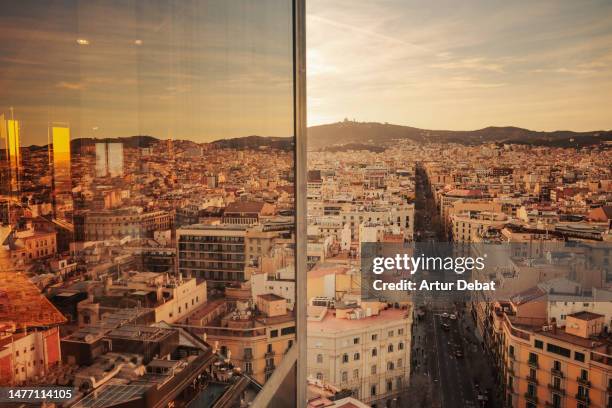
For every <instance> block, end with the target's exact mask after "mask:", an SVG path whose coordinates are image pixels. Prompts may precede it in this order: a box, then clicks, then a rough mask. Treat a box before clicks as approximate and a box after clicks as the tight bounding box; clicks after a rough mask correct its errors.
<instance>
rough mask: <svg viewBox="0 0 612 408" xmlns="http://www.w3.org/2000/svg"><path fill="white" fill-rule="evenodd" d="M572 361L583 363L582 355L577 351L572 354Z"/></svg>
mask: <svg viewBox="0 0 612 408" xmlns="http://www.w3.org/2000/svg"><path fill="white" fill-rule="evenodd" d="M574 360H576V361H580V362H582V363H584V354H583V353H580V352H579V351H575V352H574Z"/></svg>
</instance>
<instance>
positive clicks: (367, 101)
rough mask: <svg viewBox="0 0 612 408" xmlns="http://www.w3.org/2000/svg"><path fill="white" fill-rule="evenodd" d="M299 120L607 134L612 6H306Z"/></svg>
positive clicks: (611, 102)
mask: <svg viewBox="0 0 612 408" xmlns="http://www.w3.org/2000/svg"><path fill="white" fill-rule="evenodd" d="M307 8H308V10H307V11H308V17H307V30H308V98H309V103H308V109H309V110H308V122H309V125H315V124H322V123H329V122H333V121H338V120H342V119H343V118H344V117H349V118H355V119H357V120H359V121H377V122H390V123H396V124H405V125H411V126H416V127H422V128H429V129H477V128H482V127H485V126H489V125H497V126H503V125H515V126H521V127H526V128H531V129H535V130H556V129H571V130H599V129H612V2H611V1H609V0H602V1H575V0H564V1H490V0H486V1H471V0H466V1H456V0H446V1H440V0H437V1H430V2H426V1H410V0H386V1H376V0H368V1H355V0H333V1H330V0H308V2H307Z"/></svg>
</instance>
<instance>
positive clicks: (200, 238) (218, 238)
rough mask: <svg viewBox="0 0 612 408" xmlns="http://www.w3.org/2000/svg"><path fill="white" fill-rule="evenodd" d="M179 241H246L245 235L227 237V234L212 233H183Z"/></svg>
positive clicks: (220, 242)
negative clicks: (217, 234) (216, 234)
mask: <svg viewBox="0 0 612 408" xmlns="http://www.w3.org/2000/svg"><path fill="white" fill-rule="evenodd" d="M179 242H212V243H219V244H222V243H226V242H235V243H242V242H244V237H227V236H212V235H181V237H180V238H179Z"/></svg>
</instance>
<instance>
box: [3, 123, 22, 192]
mask: <svg viewBox="0 0 612 408" xmlns="http://www.w3.org/2000/svg"><path fill="white" fill-rule="evenodd" d="M0 143H1V146H0V166H1V167H0V168H1V169H2V173H1V174H0V181H1V184H0V189H1V190H0V194H11V193H14V192H17V191H18V190H19V175H20V173H21V146H20V123H19V121H17V120H14V119H12V118H11V119H5V117H4V114H2V115H0Z"/></svg>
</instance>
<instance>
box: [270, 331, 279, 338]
mask: <svg viewBox="0 0 612 408" xmlns="http://www.w3.org/2000/svg"><path fill="white" fill-rule="evenodd" d="M270 337H278V330H272V331H270Z"/></svg>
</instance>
